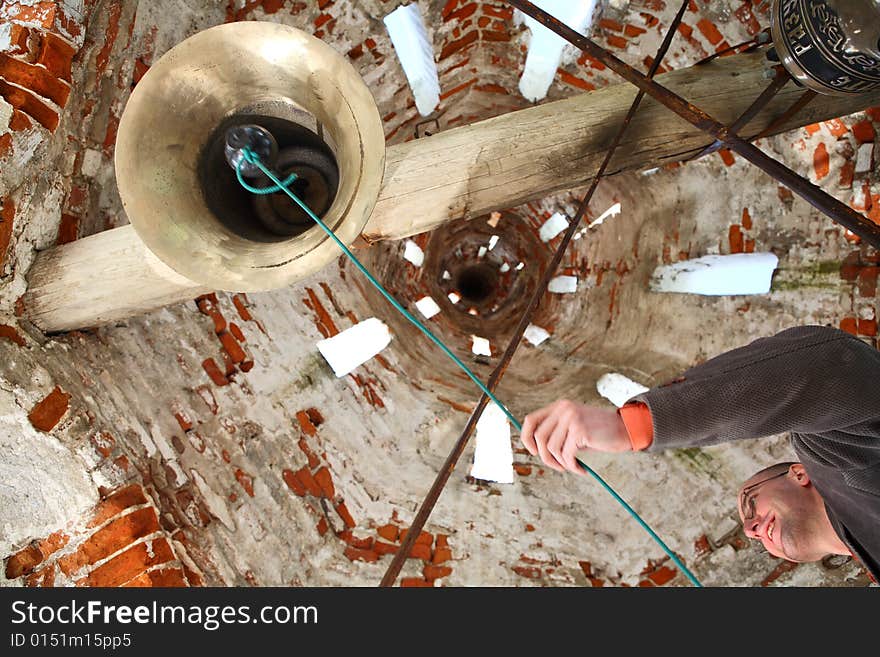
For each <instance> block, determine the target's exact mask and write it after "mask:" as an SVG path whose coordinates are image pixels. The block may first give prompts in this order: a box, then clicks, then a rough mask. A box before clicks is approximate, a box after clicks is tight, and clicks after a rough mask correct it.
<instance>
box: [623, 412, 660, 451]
mask: <svg viewBox="0 0 880 657" xmlns="http://www.w3.org/2000/svg"><path fill="white" fill-rule="evenodd" d="M617 413H618V415H620V419H621V420H623V425H624V426H625V427H626V432H627V433H628V434H629V441H630V443H632V448H633V450H634V451H637V452H638V451H641V450H643V449H647V448H648V447H649V446H650V445H651V443H653V442H654V422H653V420H652V419H651V411H650V409H648V406H647V405H646V404H643V403H642V402H633V403H631V404H624V405H623V406H621V407H620V408H619V409H617Z"/></svg>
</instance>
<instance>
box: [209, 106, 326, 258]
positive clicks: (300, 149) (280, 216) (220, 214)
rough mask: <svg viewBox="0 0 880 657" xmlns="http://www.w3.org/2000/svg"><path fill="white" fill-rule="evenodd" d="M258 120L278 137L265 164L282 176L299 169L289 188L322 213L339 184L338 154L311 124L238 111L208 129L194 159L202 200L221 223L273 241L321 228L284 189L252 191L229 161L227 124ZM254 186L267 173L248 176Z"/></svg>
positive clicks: (257, 239) (267, 182)
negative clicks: (275, 152) (270, 160)
mask: <svg viewBox="0 0 880 657" xmlns="http://www.w3.org/2000/svg"><path fill="white" fill-rule="evenodd" d="M247 124H257V125H259V126H261V127H263V128H265V129H266V130H268V131H269V132H270V133H272V135H273V136H274V137H275V140H276V142H277V143H278V156H277V158H276V160H275V162H274V163H271V166H269V169H270V170H272V171H273V173H275V174H276V175H277V176H278V177H279V178H280V179H281V180H284V179H286V178H287V177H288V176H289V175H290V174H291V173H295V174H296V175H297V178H296V180H294V182H293V183H292V184H291V185H290V187H289V189H290V191H292V192H293V193H294V194H295V195H296V196H297V197H298V198H299V199H300V200H301V201H303V203H305V205H306V206H307V207H308V208H309V209H310V210H311V211H312V212H314V213H315V214H316V215H317V216H318V217H319V218H323V217H324V216H325V214H326V213H327V211H328V210H329V209H330V207H331V206H332V205H333V201H334V200H335V198H336V192H337V190H338V188H339V166H338V164H337V161H336V156H335V154H334V152H333V150H332V148H331V147H330V145H329V144H328V143H326V142H325V141H324V140H323V139H321V137H320V136H318V134H317V133H316V132H314V131H313V130H310V129H309V128H308V127H306V126H304V125H302V124H301V123H298V122H296V121H293V120H289V119H284V118H280V117H276V116H267V115H264V114H249V113H245V112H239V113H236V114H234V115H232V116H230V117H228V118H227V119H225V120H224V121H223V122H221V123H220V124H219V125H218V126H217V128H216V129H215V130H214V131H213V132H212V133H211V135H210V136H209V138H208V141H207V143H206V145H205V147H204V149H203V150H202V153H201V156H200V157H199V163H198V172H197V173H198V181H199V187H200V189H201V192H202V195H203V197H204V202H205V205H206V206H207V207H208V209H209V210H210V211H211V212H212V213H213V215H214V217H216V218H217V221H219V222H220V223H221V224H222V225H223V226H225V227H226V228H227V229H228V230H229V231H230V232H231V233H233V234H235V235H237V236H238V237H241V238H242V239H245V240H248V241H252V242H259V243H272V242H282V241H285V240H288V239H290V238H292V237H297V236H298V235H302V234H303V233H305V232H306V231H308V230H311V229H316V230H321V229H320V228H318V227H317V226H316V225H315V222H314V220H313V219H312V218H311V217H310V216H309V215H308V214H307V213H306V212H305V211H304V210H303V209H302V208H301V207H300V206H299V205H298V204H297V203H295V202H294V201H293V200H292V199H291V198H290V197H289V196H287V194H285V193H284V192H280V191H279V192H275V193H274V194H253V193H251V192H250V191H248V190H246V189H245V188H244V187H242V185H241V184H240V183H239V182H238V179H237V177H236V174H235V171H234V170H233V169H232V167H231V166H230V165H229V163H228V161H227V159H226V157H225V155H224V146H225V143H226V134H227V132H228V131H229V129H230V128H234V127H235V126H239V125H247ZM248 183H249V184H251V185H253V186H254V187H270V186H272V185H273V183H272V181H271V180H270V179H269V178H268V177H267V176H265V175H262V174H261V175H260V176H259V177H257V178H255V179H254V178H251V179H249V180H248Z"/></svg>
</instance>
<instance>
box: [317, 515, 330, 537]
mask: <svg viewBox="0 0 880 657" xmlns="http://www.w3.org/2000/svg"><path fill="white" fill-rule="evenodd" d="M315 528H316V529H317V530H318V535H319V536H323V535H324V534H326V533H327V530H328V529H330V526H329V525H328V524H327V518H321V519H320V520H319V521H318V524H317V525H316V526H315Z"/></svg>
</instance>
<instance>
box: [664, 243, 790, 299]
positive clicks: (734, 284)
mask: <svg viewBox="0 0 880 657" xmlns="http://www.w3.org/2000/svg"><path fill="white" fill-rule="evenodd" d="M778 264H779V258H777V257H776V256H775V255H774V254H772V253H735V254H732V255H708V256H703V257H702V258H696V259H695V260H684V261H682V262H675V263H673V264H671V265H663V266H661V267H658V268H657V269H655V270H654V274H653V276H652V277H651V282H650V285H649V288H650V289H651V290H652V291H654V292H681V293H687V294H703V295H709V296H720V295H733V294H766V293H768V292H769V291H770V282H771V278H772V276H773V271H774V270H775V269H776V266H777V265H778Z"/></svg>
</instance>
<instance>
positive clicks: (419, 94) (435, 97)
mask: <svg viewBox="0 0 880 657" xmlns="http://www.w3.org/2000/svg"><path fill="white" fill-rule="evenodd" d="M383 22H384V23H385V27H386V28H387V29H388V36H390V37H391V43H392V44H393V45H394V51H395V52H396V53H397V58H398V59H399V60H400V65H401V67H403V72H404V73H405V74H406V79H407V80H408V81H409V86H410V88H411V89H412V92H413V95H414V96H415V99H416V107H417V108H418V110H419V114H421V115H422V116H428V115H429V114H430V113H431V112H433V111H434V108H435V107H437V105H438V104H439V103H440V82H439V80H438V78H437V65H436V64H435V63H434V47H433V44H432V43H431V41H430V40H429V39H428V31H427V29H425V22H424V20H422V14H421V11H419V5H418V4H417V3H413V4H411V5H407V6H404V7H398V8H397V9H395V10H394V11H392V12H391V13H390V14H388V15H387V16H386V17H385V18H384V19H383Z"/></svg>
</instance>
